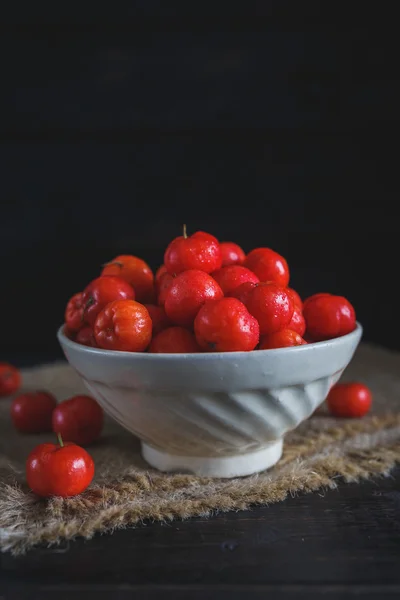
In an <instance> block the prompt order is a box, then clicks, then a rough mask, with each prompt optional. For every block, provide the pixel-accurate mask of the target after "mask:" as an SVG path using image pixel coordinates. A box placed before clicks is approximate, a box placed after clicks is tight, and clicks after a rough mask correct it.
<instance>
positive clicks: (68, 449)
mask: <svg viewBox="0 0 400 600" xmlns="http://www.w3.org/2000/svg"><path fill="white" fill-rule="evenodd" d="M59 439H60V445H56V444H39V446H36V448H34V449H33V450H32V452H31V453H30V454H29V456H28V459H27V461H26V480H27V483H28V486H29V487H30V489H31V490H32V492H34V493H35V494H37V495H38V496H42V497H50V496H61V497H63V498H68V497H70V496H76V495H78V494H81V493H82V492H83V491H84V490H85V489H86V488H87V487H88V486H89V484H90V483H91V481H92V479H93V476H94V462H93V459H92V457H91V456H90V454H88V453H87V452H86V450H84V449H83V448H80V447H79V446H77V445H76V444H71V443H70V442H65V443H64V442H63V441H62V439H61V437H60V438H59Z"/></svg>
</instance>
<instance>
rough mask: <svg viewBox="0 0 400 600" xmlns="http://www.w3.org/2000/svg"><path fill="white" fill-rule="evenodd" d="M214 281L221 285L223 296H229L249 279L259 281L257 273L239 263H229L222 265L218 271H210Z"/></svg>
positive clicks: (254, 281) (253, 281)
mask: <svg viewBox="0 0 400 600" xmlns="http://www.w3.org/2000/svg"><path fill="white" fill-rule="evenodd" d="M211 276H212V277H214V279H215V281H216V282H217V283H218V284H219V285H220V286H221V289H222V291H223V292H224V295H225V296H231V295H232V292H233V291H234V290H235V289H236V288H237V287H239V286H240V285H241V284H242V283H246V282H248V281H250V282H251V283H259V281H260V280H259V279H258V277H257V275H255V274H254V273H252V271H250V270H249V269H246V267H241V266H240V265H229V266H228V267H222V268H221V269H218V271H214V272H213V273H211Z"/></svg>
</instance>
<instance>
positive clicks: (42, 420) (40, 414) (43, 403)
mask: <svg viewBox="0 0 400 600" xmlns="http://www.w3.org/2000/svg"><path fill="white" fill-rule="evenodd" d="M56 406H57V402H56V399H55V398H54V396H53V395H52V394H49V393H48V392H26V393H25V394H21V395H20V396H17V397H16V398H14V400H13V401H12V404H11V410H10V414H11V420H12V422H13V424H14V427H15V429H17V430H18V431H21V432H23V433H44V432H46V431H51V419H52V414H53V410H54V409H55V408H56Z"/></svg>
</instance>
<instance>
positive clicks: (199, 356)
mask: <svg viewBox="0 0 400 600" xmlns="http://www.w3.org/2000/svg"><path fill="white" fill-rule="evenodd" d="M64 327H65V323H64V324H63V325H61V327H59V328H58V330H57V339H58V341H59V343H60V345H61V347H64V346H66V347H67V348H69V349H71V350H72V351H74V352H76V351H77V352H81V353H82V354H86V355H92V356H110V357H111V356H112V357H114V358H116V357H120V358H121V359H122V358H125V359H126V358H128V357H130V358H132V359H133V358H140V359H141V360H149V361H151V360H153V361H154V360H156V359H157V360H169V361H171V360H172V361H176V362H179V361H181V360H183V359H188V358H189V359H191V360H199V361H200V360H201V361H204V360H205V361H207V360H210V361H211V360H215V359H219V360H229V359H237V358H241V357H249V355H252V354H253V353H254V352H256V353H257V356H263V355H264V357H265V356H271V354H274V355H276V354H278V355H279V354H284V353H287V352H291V353H292V354H293V353H295V352H297V353H300V352H309V351H310V350H314V349H316V348H318V349H322V348H325V347H329V346H331V347H332V346H340V345H342V344H343V343H346V342H350V340H351V339H352V338H357V337H359V338H360V339H361V337H362V334H363V327H362V325H361V323H359V322H358V321H356V328H355V329H354V330H353V331H351V332H350V333H347V334H346V335H342V336H340V337H336V338H332V339H329V340H324V341H321V342H312V343H309V344H304V345H302V346H288V347H285V348H270V349H267V350H252V351H234V352H198V353H197V352H192V353H172V352H169V353H167V352H165V353H154V354H153V353H149V352H127V351H123V350H106V349H104V348H92V347H91V346H84V345H83V344H78V343H77V342H74V341H73V340H71V339H70V338H68V337H67V336H66V335H65V333H64Z"/></svg>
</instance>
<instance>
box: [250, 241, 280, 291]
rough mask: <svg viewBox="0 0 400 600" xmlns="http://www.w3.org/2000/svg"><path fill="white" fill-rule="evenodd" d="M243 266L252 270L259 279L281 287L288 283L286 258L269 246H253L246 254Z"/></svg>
mask: <svg viewBox="0 0 400 600" xmlns="http://www.w3.org/2000/svg"><path fill="white" fill-rule="evenodd" d="M243 266H245V267H247V268H248V269H250V271H253V273H255V274H256V275H257V277H258V278H259V280H260V281H265V282H270V281H272V282H274V283H276V284H277V285H280V286H282V287H287V285H288V283H289V267H288V264H287V262H286V259H285V258H284V257H283V256H281V255H280V254H278V253H277V252H275V251H274V250H271V249H270V248H255V249H254V250H252V251H251V252H249V254H248V255H247V256H246V260H245V261H244V263H243Z"/></svg>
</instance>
